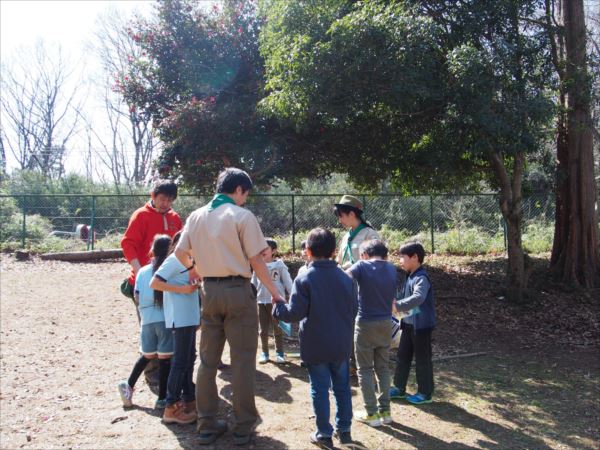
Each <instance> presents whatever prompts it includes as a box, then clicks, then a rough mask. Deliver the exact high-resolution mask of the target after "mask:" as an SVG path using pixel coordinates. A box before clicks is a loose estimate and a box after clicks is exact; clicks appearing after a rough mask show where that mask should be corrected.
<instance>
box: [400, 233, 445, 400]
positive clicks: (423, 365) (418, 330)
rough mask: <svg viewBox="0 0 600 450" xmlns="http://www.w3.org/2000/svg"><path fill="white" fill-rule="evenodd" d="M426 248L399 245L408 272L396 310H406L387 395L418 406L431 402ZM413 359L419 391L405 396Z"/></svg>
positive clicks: (431, 306)
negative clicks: (403, 399)
mask: <svg viewBox="0 0 600 450" xmlns="http://www.w3.org/2000/svg"><path fill="white" fill-rule="evenodd" d="M424 259H425V249H424V248H423V246H422V245H421V244H419V243H418V242H415V243H409V244H406V245H403V246H402V247H401V248H400V265H401V267H402V268H403V269H404V270H405V271H407V272H408V273H409V275H408V278H407V279H406V283H405V284H404V293H403V298H402V299H401V300H397V301H396V302H395V306H396V309H397V310H398V311H400V312H404V313H407V314H406V315H405V316H404V317H403V318H402V323H401V327H402V334H401V337H400V345H399V346H398V353H397V359H396V361H397V362H396V371H395V374H394V386H393V387H392V388H391V389H390V398H406V400H408V401H409V402H410V403H413V404H415V405H420V404H423V403H431V396H432V394H433V363H432V362H431V333H432V331H433V329H434V328H435V300H434V296H433V288H432V287H431V282H430V280H429V275H428V274H427V272H426V271H425V269H424V268H423V267H422V264H423V260H424ZM413 355H414V357H415V360H416V364H415V365H416V375H417V387H418V391H417V393H416V394H414V395H408V396H407V395H406V382H407V380H408V374H409V372H410V365H411V362H412V359H413Z"/></svg>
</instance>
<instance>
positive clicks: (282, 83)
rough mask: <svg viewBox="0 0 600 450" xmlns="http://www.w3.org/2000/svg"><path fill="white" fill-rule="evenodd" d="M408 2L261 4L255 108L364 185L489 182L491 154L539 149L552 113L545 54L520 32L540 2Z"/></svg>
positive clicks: (417, 187) (268, 0) (537, 39)
mask: <svg viewBox="0 0 600 450" xmlns="http://www.w3.org/2000/svg"><path fill="white" fill-rule="evenodd" d="M410 3H411V2H400V1H397V2H387V1H385V2H384V1H369V2H353V1H344V0H338V1H333V0H331V1H326V2H310V1H288V0H265V1H264V2H263V4H262V5H263V10H264V11H265V14H266V15H267V25H266V27H265V29H264V31H263V32H262V34H261V51H262V54H263V56H264V58H265V65H266V77H267V88H268V90H269V95H268V96H267V97H266V98H265V99H264V100H263V101H262V103H261V107H262V110H263V111H264V112H265V113H266V114H269V115H272V116H275V117H277V118H279V119H280V120H282V121H291V122H292V123H294V124H295V126H296V127H298V128H299V129H300V130H301V131H302V132H303V133H304V134H307V135H318V136H319V139H318V141H319V147H320V148H321V149H322V152H319V153H318V157H319V158H320V160H321V163H320V164H321V165H322V166H324V167H333V168H335V169H338V170H340V171H342V172H345V173H348V174H349V175H350V176H351V177H352V179H353V180H356V181H358V182H359V183H360V184H367V185H373V184H374V183H376V182H377V181H379V180H381V179H385V178H388V177H391V178H392V180H393V181H394V182H395V185H396V187H399V188H402V187H403V188H406V189H410V192H419V191H423V190H429V189H431V188H438V189H448V188H449V187H452V186H453V187H455V188H456V187H457V186H461V187H463V188H464V187H476V185H475V182H476V181H478V180H480V179H482V178H484V179H488V180H492V181H493V177H492V176H490V172H489V158H490V154H492V153H500V154H501V155H502V158H503V159H506V163H507V164H508V165H510V159H511V157H512V156H513V155H514V154H516V153H519V152H527V153H529V152H534V151H536V150H537V149H538V148H539V146H540V143H541V142H542V141H543V138H544V125H546V124H547V123H548V121H549V119H550V117H551V113H552V103H551V102H550V100H549V99H548V95H547V94H548V92H547V91H546V86H547V85H548V79H549V76H550V74H549V69H548V64H547V60H546V58H545V53H544V52H545V50H546V49H545V45H546V44H545V42H544V40H543V39H542V35H541V34H540V33H536V32H535V30H530V29H529V28H528V27H527V25H526V24H522V23H521V22H519V18H520V17H522V16H528V15H531V14H533V11H534V10H535V7H536V6H537V5H536V3H537V2H535V1H519V2H515V1H493V2H492V1H483V2H473V1H465V2H445V4H444V5H443V6H441V5H438V6H439V11H440V12H439V14H429V12H430V11H429V10H428V9H427V7H426V6H423V9H424V10H419V9H418V8H417V6H418V5H419V4H420V3H421V2H415V3H416V5H417V6H415V7H411V6H410ZM423 3H427V2H423ZM431 3H432V4H439V3H444V2H431ZM538 31H539V30H538Z"/></svg>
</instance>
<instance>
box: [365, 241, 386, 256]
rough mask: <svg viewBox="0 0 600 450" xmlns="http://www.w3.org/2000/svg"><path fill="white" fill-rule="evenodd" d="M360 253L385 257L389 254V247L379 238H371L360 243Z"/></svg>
mask: <svg viewBox="0 0 600 450" xmlns="http://www.w3.org/2000/svg"><path fill="white" fill-rule="evenodd" d="M360 253H366V254H367V256H369V258H372V257H373V256H379V257H380V258H383V259H385V258H387V256H388V248H387V247H386V246H385V244H384V243H383V242H382V241H380V240H379V239H371V240H370V241H364V242H363V243H362V244H360Z"/></svg>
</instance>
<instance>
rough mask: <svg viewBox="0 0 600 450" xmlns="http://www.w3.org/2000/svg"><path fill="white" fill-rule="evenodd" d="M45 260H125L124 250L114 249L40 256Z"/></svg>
mask: <svg viewBox="0 0 600 450" xmlns="http://www.w3.org/2000/svg"><path fill="white" fill-rule="evenodd" d="M40 258H42V259H44V260H54V261H70V262H79V261H100V260H103V259H115V258H123V250H121V249H120V248H112V249H107V250H91V251H89V252H64V253H44V254H42V255H40Z"/></svg>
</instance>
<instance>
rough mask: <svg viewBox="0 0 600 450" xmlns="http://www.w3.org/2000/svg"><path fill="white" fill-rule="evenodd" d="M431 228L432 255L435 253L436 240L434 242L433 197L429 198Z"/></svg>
mask: <svg viewBox="0 0 600 450" xmlns="http://www.w3.org/2000/svg"><path fill="white" fill-rule="evenodd" d="M429 227H430V228H431V253H432V254H433V253H435V240H434V232H433V227H434V222H433V195H430V196H429Z"/></svg>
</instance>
